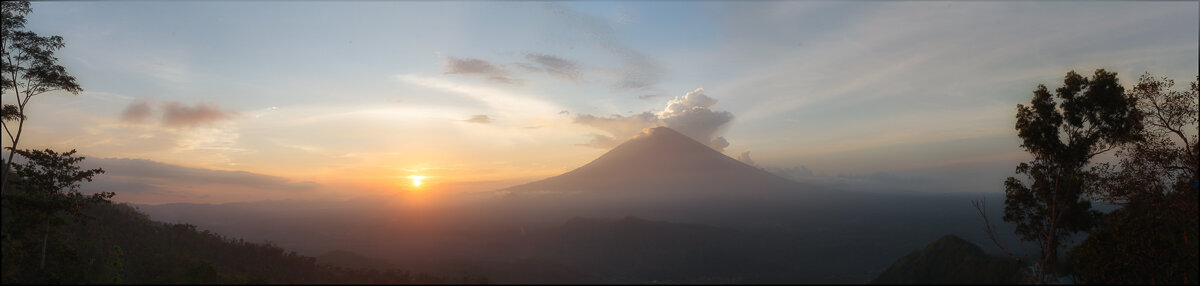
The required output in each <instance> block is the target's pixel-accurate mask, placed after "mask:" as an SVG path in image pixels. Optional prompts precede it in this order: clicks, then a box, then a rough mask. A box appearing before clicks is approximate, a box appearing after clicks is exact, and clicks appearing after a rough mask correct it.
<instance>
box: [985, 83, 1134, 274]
mask: <svg viewBox="0 0 1200 286" xmlns="http://www.w3.org/2000/svg"><path fill="white" fill-rule="evenodd" d="M1033 94H1034V96H1033V99H1032V100H1031V101H1030V105H1029V106H1025V105H1017V116H1016V119H1017V123H1016V130H1017V132H1018V136H1020V137H1021V139H1022V144H1021V147H1022V148H1023V149H1025V150H1026V151H1028V152H1029V153H1030V154H1031V155H1033V157H1034V158H1033V160H1032V161H1030V162H1025V163H1021V164H1019V165H1018V166H1017V168H1016V173H1017V174H1024V175H1025V177H1026V178H1027V179H1028V181H1022V180H1019V179H1017V178H1015V177H1009V178H1008V179H1007V180H1006V181H1005V182H1004V185H1005V194H1006V199H1005V210H1004V220H1005V221H1007V222H1013V223H1015V224H1016V226H1017V230H1016V231H1017V234H1019V235H1020V236H1021V238H1022V239H1023V240H1026V241H1034V242H1037V244H1038V246H1039V247H1040V248H1041V263H1042V264H1041V266H1040V271H1039V273H1038V275H1044V274H1045V273H1046V272H1047V271H1051V270H1053V268H1052V267H1054V266H1056V265H1057V259H1058V250H1059V248H1060V247H1061V246H1062V245H1063V239H1064V237H1067V236H1068V235H1070V234H1072V233H1076V232H1081V231H1087V230H1088V229H1090V228H1091V227H1092V226H1093V223H1094V222H1093V218H1094V217H1096V216H1097V215H1098V212H1096V211H1094V210H1092V207H1091V203H1090V202H1089V201H1088V200H1087V199H1086V196H1084V195H1085V190H1086V189H1087V188H1088V187H1089V184H1090V182H1091V181H1092V180H1093V179H1094V174H1092V173H1091V172H1089V171H1088V170H1087V169H1085V167H1086V166H1087V165H1088V162H1089V161H1090V160H1091V159H1092V158H1093V157H1094V156H1096V155H1098V154H1101V153H1104V152H1107V151H1109V150H1111V149H1112V148H1114V147H1115V146H1118V145H1120V144H1123V143H1126V142H1131V141H1133V140H1135V139H1137V135H1138V133H1139V130H1140V129H1141V128H1142V127H1141V125H1140V118H1141V116H1142V115H1141V113H1140V112H1139V111H1138V110H1137V109H1136V108H1134V107H1135V106H1136V105H1137V98H1136V97H1132V96H1127V95H1126V94H1125V90H1124V87H1122V86H1121V84H1120V83H1119V82H1118V80H1117V74H1116V73H1114V72H1107V71H1105V70H1103V69H1099V70H1096V72H1095V74H1094V75H1093V76H1092V78H1090V79H1089V78H1087V77H1084V76H1081V75H1079V74H1077V73H1075V72H1074V71H1071V72H1068V73H1067V75H1066V77H1065V78H1064V79H1063V86H1062V87H1060V88H1058V89H1055V92H1054V94H1051V93H1050V91H1049V90H1048V89H1047V88H1046V86H1045V85H1038V87H1037V89H1036V90H1034V92H1033Z"/></svg>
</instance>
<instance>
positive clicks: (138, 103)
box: [121, 98, 153, 124]
mask: <svg viewBox="0 0 1200 286" xmlns="http://www.w3.org/2000/svg"><path fill="white" fill-rule="evenodd" d="M150 103H151V102H150V100H148V99H144V98H139V99H137V100H134V101H133V102H131V103H129V106H126V107H125V111H121V122H125V123H137V124H140V123H144V122H146V119H147V118H149V117H150V112H151V111H152V110H153V107H151V106H150Z"/></svg>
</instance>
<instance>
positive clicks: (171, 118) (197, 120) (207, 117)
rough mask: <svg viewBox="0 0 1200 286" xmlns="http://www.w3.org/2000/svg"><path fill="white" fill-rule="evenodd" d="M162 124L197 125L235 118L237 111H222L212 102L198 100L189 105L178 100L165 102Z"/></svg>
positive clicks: (175, 125)
mask: <svg viewBox="0 0 1200 286" xmlns="http://www.w3.org/2000/svg"><path fill="white" fill-rule="evenodd" d="M162 109H163V118H162V119H163V121H162V124H163V125H164V126H167V127H172V128H174V127H195V126H199V125H204V124H209V123H212V122H215V121H220V120H225V119H230V118H233V117H234V115H236V113H234V112H226V111H222V110H221V108H219V107H217V105H216V104H214V103H211V102H203V101H201V102H197V103H196V104H195V105H194V106H187V105H185V104H183V103H180V102H178V101H172V102H167V103H163V105H162Z"/></svg>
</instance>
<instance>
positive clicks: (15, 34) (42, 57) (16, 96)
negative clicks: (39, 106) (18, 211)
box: [0, 1, 83, 189]
mask: <svg viewBox="0 0 1200 286" xmlns="http://www.w3.org/2000/svg"><path fill="white" fill-rule="evenodd" d="M30 11H32V10H31V9H30V8H29V1H0V14H3V15H2V17H0V39H2V40H3V44H2V45H0V46H2V47H0V51H2V52H0V96H7V95H8V94H12V95H13V101H7V99H5V102H6V103H5V104H4V105H3V108H0V111H2V113H0V119H3V120H0V126H2V127H3V129H4V132H5V133H6V135H8V138H9V142H8V143H11V144H9V146H8V147H5V148H7V149H8V150H9V151H14V150H16V149H17V143H20V141H21V132H22V131H23V130H24V127H25V120H26V119H27V118H28V117H27V114H25V106H26V105H28V104H29V100H30V99H32V98H33V97H34V96H37V95H39V94H43V93H47V92H51V91H57V90H63V91H67V92H70V93H73V94H79V92H80V91H83V89H82V88H80V87H79V84H78V83H76V82H75V78H74V77H72V76H71V75H70V74H68V73H67V69H66V68H64V67H63V66H61V65H59V64H58V58H57V57H55V56H54V51H57V50H58V49H61V48H62V47H64V46H65V45H64V44H63V38H62V37H60V36H49V37H43V36H38V34H37V33H34V32H30V31H26V30H23V29H24V28H25V14H29V12H30ZM7 102H16V104H8V103H7ZM12 121H15V123H10V122H12ZM11 124H16V127H13V126H11ZM14 131H15V132H14ZM13 154H14V153H13V152H10V153H9V154H8V159H7V160H4V162H3V164H0V165H3V166H0V168H2V170H0V189H2V188H3V187H4V185H5V184H7V183H8V169H9V168H10V166H11V165H12V158H13Z"/></svg>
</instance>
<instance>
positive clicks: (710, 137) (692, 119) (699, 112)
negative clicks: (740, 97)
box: [574, 88, 733, 151]
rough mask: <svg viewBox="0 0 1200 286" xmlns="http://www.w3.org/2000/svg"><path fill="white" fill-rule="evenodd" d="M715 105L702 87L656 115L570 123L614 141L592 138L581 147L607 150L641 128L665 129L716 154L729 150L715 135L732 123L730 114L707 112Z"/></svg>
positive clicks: (590, 117) (586, 116)
mask: <svg viewBox="0 0 1200 286" xmlns="http://www.w3.org/2000/svg"><path fill="white" fill-rule="evenodd" d="M716 104H717V100H716V99H713V98H711V97H708V96H707V95H705V94H704V89H703V88H697V89H696V90H693V91H691V92H688V93H687V94H685V95H684V96H681V97H675V98H674V99H672V100H670V101H668V102H667V107H666V108H664V109H663V111H661V112H660V113H659V114H657V115H656V114H654V113H651V112H643V113H639V114H634V115H630V116H622V115H618V114H614V115H610V116H608V117H599V116H594V115H590V114H579V115H576V116H575V120H574V122H575V123H576V124H582V125H586V126H591V127H594V128H596V129H600V130H603V131H605V132H608V134H609V135H607V136H606V137H609V138H614V140H612V141H608V140H598V139H597V137H593V138H592V141H591V142H589V143H585V144H580V145H584V146H592V147H598V148H608V147H612V146H616V144H617V143H620V141H619V140H618V139H623V138H629V137H633V136H634V135H637V134H638V133H639V132H641V130H642V129H645V128H649V127H655V126H667V127H670V128H671V129H675V131H679V133H681V134H683V135H687V136H688V137H691V138H692V139H695V140H696V141H699V142H700V143H704V144H706V145H708V146H709V147H712V148H713V149H715V150H717V151H724V150H725V147H729V141H728V140H726V139H725V137H722V136H718V135H719V134H720V133H721V132H723V131H724V129H725V127H726V126H727V125H728V124H729V122H731V121H733V114H732V113H729V112H727V111H713V110H712V109H710V108H711V107H712V106H713V105H716Z"/></svg>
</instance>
